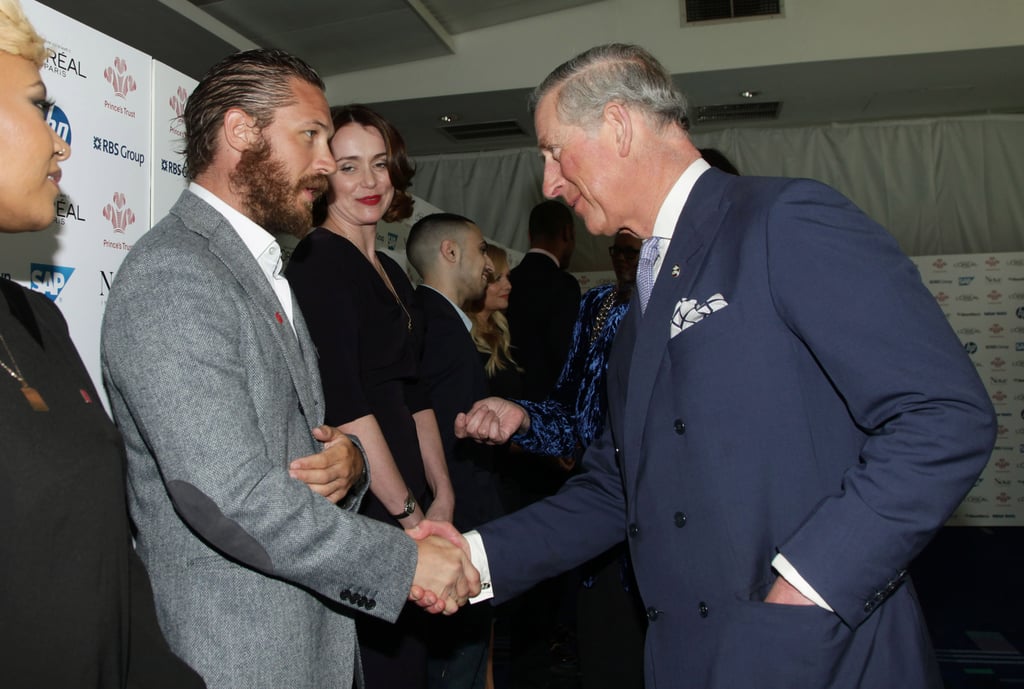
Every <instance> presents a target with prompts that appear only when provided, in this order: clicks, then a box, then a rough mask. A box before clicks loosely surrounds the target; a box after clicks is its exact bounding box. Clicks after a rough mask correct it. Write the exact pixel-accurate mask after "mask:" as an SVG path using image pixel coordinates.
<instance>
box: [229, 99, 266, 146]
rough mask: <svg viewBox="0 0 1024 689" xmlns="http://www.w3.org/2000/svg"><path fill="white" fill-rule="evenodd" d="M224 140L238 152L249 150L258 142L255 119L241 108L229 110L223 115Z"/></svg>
mask: <svg viewBox="0 0 1024 689" xmlns="http://www.w3.org/2000/svg"><path fill="white" fill-rule="evenodd" d="M224 138H225V140H226V141H227V144H228V146H230V147H231V148H233V149H234V150H236V151H238V152H242V151H247V150H249V149H250V148H252V147H253V146H255V145H256V143H257V142H258V141H259V140H260V130H259V128H258V127H257V126H256V118H254V117H252V116H251V115H249V114H248V113H247V112H245V111H244V110H242V109H241V108H231V109H230V110H228V111H227V112H226V113H224Z"/></svg>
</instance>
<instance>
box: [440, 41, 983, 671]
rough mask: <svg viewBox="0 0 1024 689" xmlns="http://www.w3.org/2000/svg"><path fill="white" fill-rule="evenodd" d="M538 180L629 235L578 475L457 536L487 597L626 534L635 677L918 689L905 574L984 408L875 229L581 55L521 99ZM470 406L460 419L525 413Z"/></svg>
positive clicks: (979, 428)
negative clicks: (593, 435) (540, 172)
mask: <svg viewBox="0 0 1024 689" xmlns="http://www.w3.org/2000/svg"><path fill="white" fill-rule="evenodd" d="M534 104H535V121H536V126H537V134H538V139H539V145H540V149H541V152H542V154H543V156H544V165H545V167H544V193H545V195H547V196H549V197H555V196H561V197H562V198H563V199H564V200H565V201H566V203H567V204H568V205H569V206H570V207H572V208H573V209H574V210H575V211H576V213H578V214H579V215H580V216H582V217H583V219H584V220H585V221H586V224H587V227H588V229H589V230H590V231H591V232H592V233H594V234H604V235H611V234H614V233H615V232H617V231H618V230H619V229H620V228H627V229H628V230H629V231H631V232H633V233H634V234H636V235H638V236H640V237H642V238H643V239H644V240H645V242H644V256H643V257H642V261H644V260H645V261H646V263H647V266H648V267H647V268H646V270H647V271H648V278H649V280H650V281H653V289H652V290H650V291H649V293H645V291H646V290H645V288H644V286H643V285H642V283H643V282H644V278H643V276H642V275H641V273H642V272H643V271H644V270H645V268H644V266H643V265H641V267H640V268H639V269H638V289H637V294H636V295H635V296H634V303H633V306H632V308H631V309H630V313H629V315H628V316H627V317H626V319H625V320H624V322H623V324H622V326H621V328H620V330H619V333H618V341H617V342H616V343H615V346H614V349H613V352H612V355H611V360H610V363H609V372H608V396H609V409H610V414H609V423H608V425H607V427H606V431H605V433H604V435H603V436H602V438H601V439H600V440H598V441H597V442H595V443H594V444H593V445H591V446H590V448H589V450H588V454H587V455H586V456H585V457H584V460H583V466H584V467H587V471H585V472H584V473H583V474H581V475H579V476H576V477H574V478H573V479H571V480H570V481H569V482H568V483H567V484H566V485H565V487H564V488H563V489H562V490H561V491H560V492H559V493H558V494H557V495H555V496H554V497H552V498H549V499H547V500H545V501H543V502H540V503H537V504H535V505H533V506H531V507H529V508H527V509H525V510H523V511H521V512H518V513H516V514H513V515H511V516H509V517H505V518H503V519H500V520H498V521H495V522H492V523H490V524H487V525H484V526H482V527H481V528H480V529H479V530H478V532H476V533H473V532H471V533H470V534H469V535H468V537H469V541H470V545H471V546H472V548H473V551H474V560H475V561H476V562H477V563H479V564H480V566H482V567H484V568H485V569H484V570H482V571H484V572H486V571H487V568H488V567H489V582H490V584H491V585H492V586H491V588H490V589H488V591H489V592H493V595H494V597H495V599H497V600H504V599H507V598H509V597H511V596H515V595H516V594H518V593H519V592H520V591H522V590H524V589H526V588H527V587H528V586H530V585H531V584H532V583H533V582H535V581H537V580H539V579H541V578H543V577H546V576H549V575H551V574H552V573H554V572H556V571H559V570H563V569H566V568H568V567H572V566H574V565H576V564H578V563H580V562H582V561H584V560H586V559H587V558H588V557H591V556H593V555H595V554H597V553H599V552H601V551H603V550H605V549H607V548H608V547H610V546H611V545H613V544H614V543H615V542H617V541H620V540H622V539H623V538H625V539H626V540H627V542H628V544H629V548H630V551H631V554H632V557H633V563H634V565H635V569H636V576H637V581H638V584H639V589H640V593H641V595H642V597H643V600H644V604H645V606H646V607H647V617H648V620H649V621H650V624H649V629H648V634H647V653H646V667H645V673H646V676H645V678H646V684H647V686H648V687H651V688H652V689H653V688H655V687H694V688H696V689H708V688H713V687H721V688H723V689H738V688H746V687H758V688H766V687H779V688H782V687H787V688H792V687H802V688H803V687H843V688H852V687H866V688H870V689H880V688H885V687H892V688H893V689H896V688H899V689H907V688H910V687H938V686H940V680H939V677H938V672H937V666H936V663H935V660H934V656H933V653H932V650H931V647H930V644H929V641H928V634H927V630H926V628H925V625H924V621H923V619H922V616H921V612H920V609H919V606H918V603H917V600H916V596H915V593H914V589H913V586H912V584H911V582H910V580H909V579H908V578H907V575H906V569H907V566H908V565H909V564H910V562H911V560H913V559H914V556H915V555H917V554H918V553H919V552H920V551H921V549H922V548H923V547H924V545H925V544H926V543H927V542H928V540H929V539H930V538H931V537H932V535H933V534H934V533H935V532H936V530H938V529H939V528H940V527H941V526H942V524H943V523H944V522H945V520H946V519H947V517H948V516H949V514H950V513H951V512H952V510H953V509H954V508H955V507H956V506H957V504H958V503H959V501H960V500H961V499H962V498H963V496H964V494H965V493H966V492H967V491H968V489H969V488H970V487H971V485H972V484H973V482H974V479H975V477H976V476H977V475H978V473H979V472H980V471H981V470H982V468H983V467H984V465H985V461H986V459H987V457H988V455H989V452H990V451H991V449H992V445H993V442H994V428H995V425H994V414H993V410H992V407H991V405H990V402H989V400H988V397H987V395H986V393H985V390H984V389H983V387H982V385H981V382H980V381H979V379H978V376H977V374H976V373H975V371H974V367H973V366H972V364H971V362H970V361H969V359H968V358H967V356H966V355H965V354H964V352H963V349H962V347H961V346H960V343H959V342H958V340H957V338H956V337H955V335H954V334H953V332H952V331H951V329H950V328H949V326H948V324H947V323H946V321H945V318H944V317H943V315H942V313H941V311H940V310H939V308H938V307H937V305H936V304H935V301H934V299H932V297H931V296H930V295H929V293H928V292H927V291H926V290H925V288H924V287H923V286H922V284H921V281H920V278H919V276H918V274H917V272H916V270H915V268H914V266H913V265H912V264H911V262H910V261H909V260H908V259H907V258H906V257H905V256H904V255H903V254H902V253H901V252H900V250H899V248H898V247H897V244H896V242H895V241H894V240H893V238H892V237H891V236H890V235H889V234H887V233H886V232H885V230H883V229H882V228H881V227H880V226H878V225H877V224H875V223H874V222H872V221H871V220H870V219H869V218H867V217H866V216H865V215H864V214H863V213H862V212H861V211H859V210H858V209H857V208H856V207H854V205H853V204H852V203H850V202H849V201H848V200H847V199H846V198H844V197H843V196H841V195H840V194H839V193H837V192H836V191H834V190H833V189H830V188H828V187H826V186H824V185H822V184H817V183H815V182H811V181H807V180H787V179H768V178H754V177H734V176H732V175H727V174H724V173H721V172H719V171H717V170H714V169H709V166H708V165H707V164H706V163H705V161H704V160H702V159H701V157H700V153H699V151H698V150H697V149H696V148H695V147H694V145H693V143H692V142H691V141H690V138H689V135H688V133H687V124H686V123H687V119H686V110H685V104H684V102H683V100H682V97H681V96H680V95H679V94H678V93H677V92H676V90H675V88H674V87H673V84H672V80H671V77H670V75H669V74H668V73H667V72H666V71H665V69H664V68H663V67H662V66H661V65H660V64H659V63H658V62H657V61H656V60H655V59H654V58H653V57H652V56H651V55H650V54H649V53H647V52H646V51H644V50H643V49H641V48H638V47H636V46H625V45H608V46H601V47H598V48H594V49H591V50H589V51H587V52H586V53H583V54H582V55H580V56H578V57H577V58H575V59H573V60H571V61H569V62H567V63H565V64H564V65H562V66H561V67H559V68H558V69H556V70H555V71H554V72H553V73H552V74H551V75H550V76H549V77H548V78H547V79H546V80H545V81H544V83H543V84H541V86H539V87H538V89H537V91H536V92H535V94H534ZM527 423H528V419H524V418H523V416H522V414H521V413H518V412H516V409H515V407H513V406H511V405H503V404H502V403H500V402H498V401H495V400H485V401H483V402H482V403H478V404H477V405H475V406H474V407H473V409H472V410H471V411H470V413H469V414H468V415H467V416H464V417H460V419H459V421H458V422H457V429H458V431H459V432H460V433H463V434H469V435H472V436H475V437H477V438H483V439H489V440H491V441H501V440H504V439H505V438H507V437H509V436H510V435H512V434H514V433H515V432H517V431H518V432H521V431H523V430H525V429H524V426H525V424H527Z"/></svg>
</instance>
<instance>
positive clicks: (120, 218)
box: [103, 191, 135, 234]
mask: <svg viewBox="0 0 1024 689" xmlns="http://www.w3.org/2000/svg"><path fill="white" fill-rule="evenodd" d="M127 203H128V201H127V199H126V197H125V195H124V194H122V193H121V192H119V191H115V192H114V198H113V199H112V202H111V203H108V204H107V205H106V206H104V207H103V217H104V218H106V219H107V220H109V221H110V226H111V227H113V228H114V232H117V233H119V234H124V232H125V230H127V229H128V226H129V225H131V224H132V223H134V222H135V213H134V212H132V209H131V208H129V207H128V205H127Z"/></svg>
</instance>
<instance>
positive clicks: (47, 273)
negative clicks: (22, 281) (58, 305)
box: [30, 263, 75, 301]
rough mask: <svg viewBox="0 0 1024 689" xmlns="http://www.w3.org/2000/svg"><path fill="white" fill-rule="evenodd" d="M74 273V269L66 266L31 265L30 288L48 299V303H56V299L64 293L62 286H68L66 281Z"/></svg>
mask: <svg viewBox="0 0 1024 689" xmlns="http://www.w3.org/2000/svg"><path fill="white" fill-rule="evenodd" d="M74 272H75V269H74V268H69V267H67V266H49V265H46V264H44V263H33V264H32V272H31V275H30V277H31V278H32V285H31V287H32V289H34V290H35V291H36V292H41V293H43V294H45V295H46V296H47V297H49V299H50V301H57V297H59V296H60V293H61V292H62V291H64V286H65V285H66V284H68V280H70V279H71V274H72V273H74Z"/></svg>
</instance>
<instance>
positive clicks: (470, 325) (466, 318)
mask: <svg viewBox="0 0 1024 689" xmlns="http://www.w3.org/2000/svg"><path fill="white" fill-rule="evenodd" d="M422 286H423V287H426V288H427V289H429V290H433V291H434V292H437V293H438V294H440V295H441V296H442V297H444V300H445V301H446V302H448V303H449V304H451V305H452V308H453V309H455V313H457V314H459V318H461V319H462V324H463V325H464V326H466V330H467V331H469V330H472V328H473V321H471V320H469V316H467V315H466V312H465V311H463V310H462V307H460V306H459V305H458V304H456V303H455V302H454V301H452V300H451V299H449V298H448V295H447V294H445V293H444V292H442V291H441V290H439V289H436V288H434V287H431V286H430V285H428V284H427V283H425V282H424V283H423V285H422Z"/></svg>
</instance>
